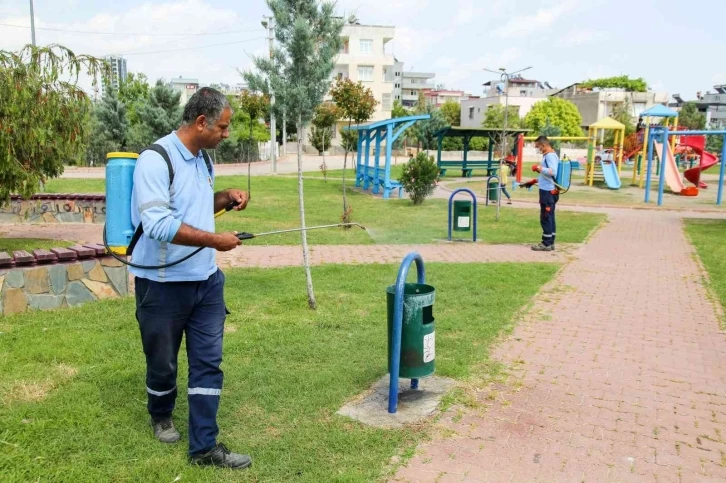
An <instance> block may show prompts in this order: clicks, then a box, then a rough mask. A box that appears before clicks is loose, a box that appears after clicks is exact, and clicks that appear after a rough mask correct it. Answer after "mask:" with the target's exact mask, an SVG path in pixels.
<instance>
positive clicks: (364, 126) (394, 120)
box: [343, 114, 431, 131]
mask: <svg viewBox="0 0 726 483" xmlns="http://www.w3.org/2000/svg"><path fill="white" fill-rule="evenodd" d="M430 118H431V114H419V115H416V116H404V117H394V118H392V119H385V120H383V121H376V122H373V123H370V124H360V125H357V126H355V125H354V126H350V128H348V126H345V127H344V128H343V130H344V131H348V130H350V131H370V130H371V129H378V128H381V127H384V126H388V125H389V124H390V125H392V126H394V127H395V126H396V125H398V124H403V123H404V122H409V121H414V122H415V121H421V120H424V119H430Z"/></svg>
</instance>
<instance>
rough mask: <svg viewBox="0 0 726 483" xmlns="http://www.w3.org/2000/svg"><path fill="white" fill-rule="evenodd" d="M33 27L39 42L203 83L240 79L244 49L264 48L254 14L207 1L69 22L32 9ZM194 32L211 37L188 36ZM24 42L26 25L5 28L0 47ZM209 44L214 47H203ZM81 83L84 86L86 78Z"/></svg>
mask: <svg viewBox="0 0 726 483" xmlns="http://www.w3.org/2000/svg"><path fill="white" fill-rule="evenodd" d="M70 1H71V2H72V1H73V0H70ZM0 23H6V24H12V25H25V26H29V19H28V17H27V16H25V17H23V16H18V17H0ZM35 25H36V28H37V31H36V37H37V42H38V44H39V45H47V44H50V43H58V44H61V45H64V46H66V47H69V48H70V49H71V50H73V51H74V52H76V53H77V54H78V53H84V54H90V55H95V56H99V57H100V56H104V55H107V54H122V55H124V57H125V58H126V61H127V66H128V70H129V71H130V72H144V73H145V74H146V75H147V76H148V77H149V79H150V81H151V82H155V81H156V79H157V78H165V79H169V78H171V77H178V76H180V75H181V76H184V77H195V78H198V79H199V81H200V82H202V83H213V82H226V83H236V82H240V81H241V80H242V79H241V77H240V75H239V73H238V72H237V68H238V67H241V68H243V67H246V66H248V65H249V64H250V56H249V54H248V53H247V52H253V53H256V54H258V55H259V54H264V53H265V52H266V50H265V46H266V40H265V37H266V32H265V30H264V29H263V28H262V26H261V25H260V23H259V20H258V18H255V20H254V21H249V20H245V19H243V18H242V17H241V16H240V15H238V14H237V13H236V12H235V11H232V10H227V9H222V8H216V7H214V6H212V5H211V4H210V3H209V1H208V0H207V1H205V0H178V1H167V2H165V3H159V4H151V3H145V4H142V5H139V6H137V7H133V8H130V9H128V10H125V11H123V12H120V13H106V12H99V13H97V14H95V15H93V16H92V17H90V18H88V19H87V20H83V21H75V22H69V23H61V22H55V21H54V20H53V19H52V18H46V17H43V16H42V15H38V14H37V12H36V19H35ZM42 28H49V29H58V30H63V31H54V30H40V29H42ZM69 31H76V32H69ZM79 31H80V32H89V31H90V32H106V33H109V34H113V35H96V34H87V33H80V32H79ZM230 32H231V33H230ZM193 33H212V35H189V34H193ZM161 34H165V35H161ZM27 43H30V32H29V30H28V29H17V28H4V29H3V35H2V36H0V49H5V50H17V49H19V48H21V47H22V46H23V45H25V44H27ZM218 44H224V45H218ZM210 45H216V47H207V46H210ZM82 85H83V87H84V88H86V89H88V88H90V81H84V82H83V83H82Z"/></svg>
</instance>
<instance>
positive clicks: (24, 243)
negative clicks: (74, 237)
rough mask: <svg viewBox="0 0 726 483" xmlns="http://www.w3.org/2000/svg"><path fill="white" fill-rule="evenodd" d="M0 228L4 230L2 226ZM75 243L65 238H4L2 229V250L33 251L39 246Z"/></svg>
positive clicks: (51, 246)
mask: <svg viewBox="0 0 726 483" xmlns="http://www.w3.org/2000/svg"><path fill="white" fill-rule="evenodd" d="M0 230H2V229H1V228H0ZM73 244H74V243H71V242H67V241H64V240H47V239H44V238H3V237H2V231H0V252H8V253H10V252H12V251H14V250H25V251H27V252H32V251H33V250H37V249H39V248H43V249H46V250H47V249H49V248H55V247H63V248H64V247H69V246H71V245H73Z"/></svg>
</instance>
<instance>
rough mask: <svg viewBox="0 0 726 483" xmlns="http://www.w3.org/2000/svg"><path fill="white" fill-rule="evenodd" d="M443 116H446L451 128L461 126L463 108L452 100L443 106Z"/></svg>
mask: <svg viewBox="0 0 726 483" xmlns="http://www.w3.org/2000/svg"><path fill="white" fill-rule="evenodd" d="M441 114H443V115H444V119H446V122H447V123H449V126H460V125H461V106H460V105H459V103H458V102H456V101H454V100H452V99H449V100H448V101H446V102H444V105H443V106H441Z"/></svg>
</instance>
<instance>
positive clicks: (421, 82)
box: [400, 71, 436, 108]
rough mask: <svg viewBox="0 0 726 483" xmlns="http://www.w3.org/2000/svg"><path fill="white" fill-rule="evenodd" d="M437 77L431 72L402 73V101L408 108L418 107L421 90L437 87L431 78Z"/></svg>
mask: <svg viewBox="0 0 726 483" xmlns="http://www.w3.org/2000/svg"><path fill="white" fill-rule="evenodd" d="M434 77H436V75H435V74H433V73H431V72H406V71H403V72H402V75H401V88H400V92H401V94H400V96H401V97H400V101H401V104H402V105H403V106H405V107H407V108H411V107H416V105H418V98H419V94H420V93H421V92H424V93H425V92H427V91H431V90H433V89H434V88H435V86H434V84H433V82H431V80H432V79H433V78H434Z"/></svg>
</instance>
